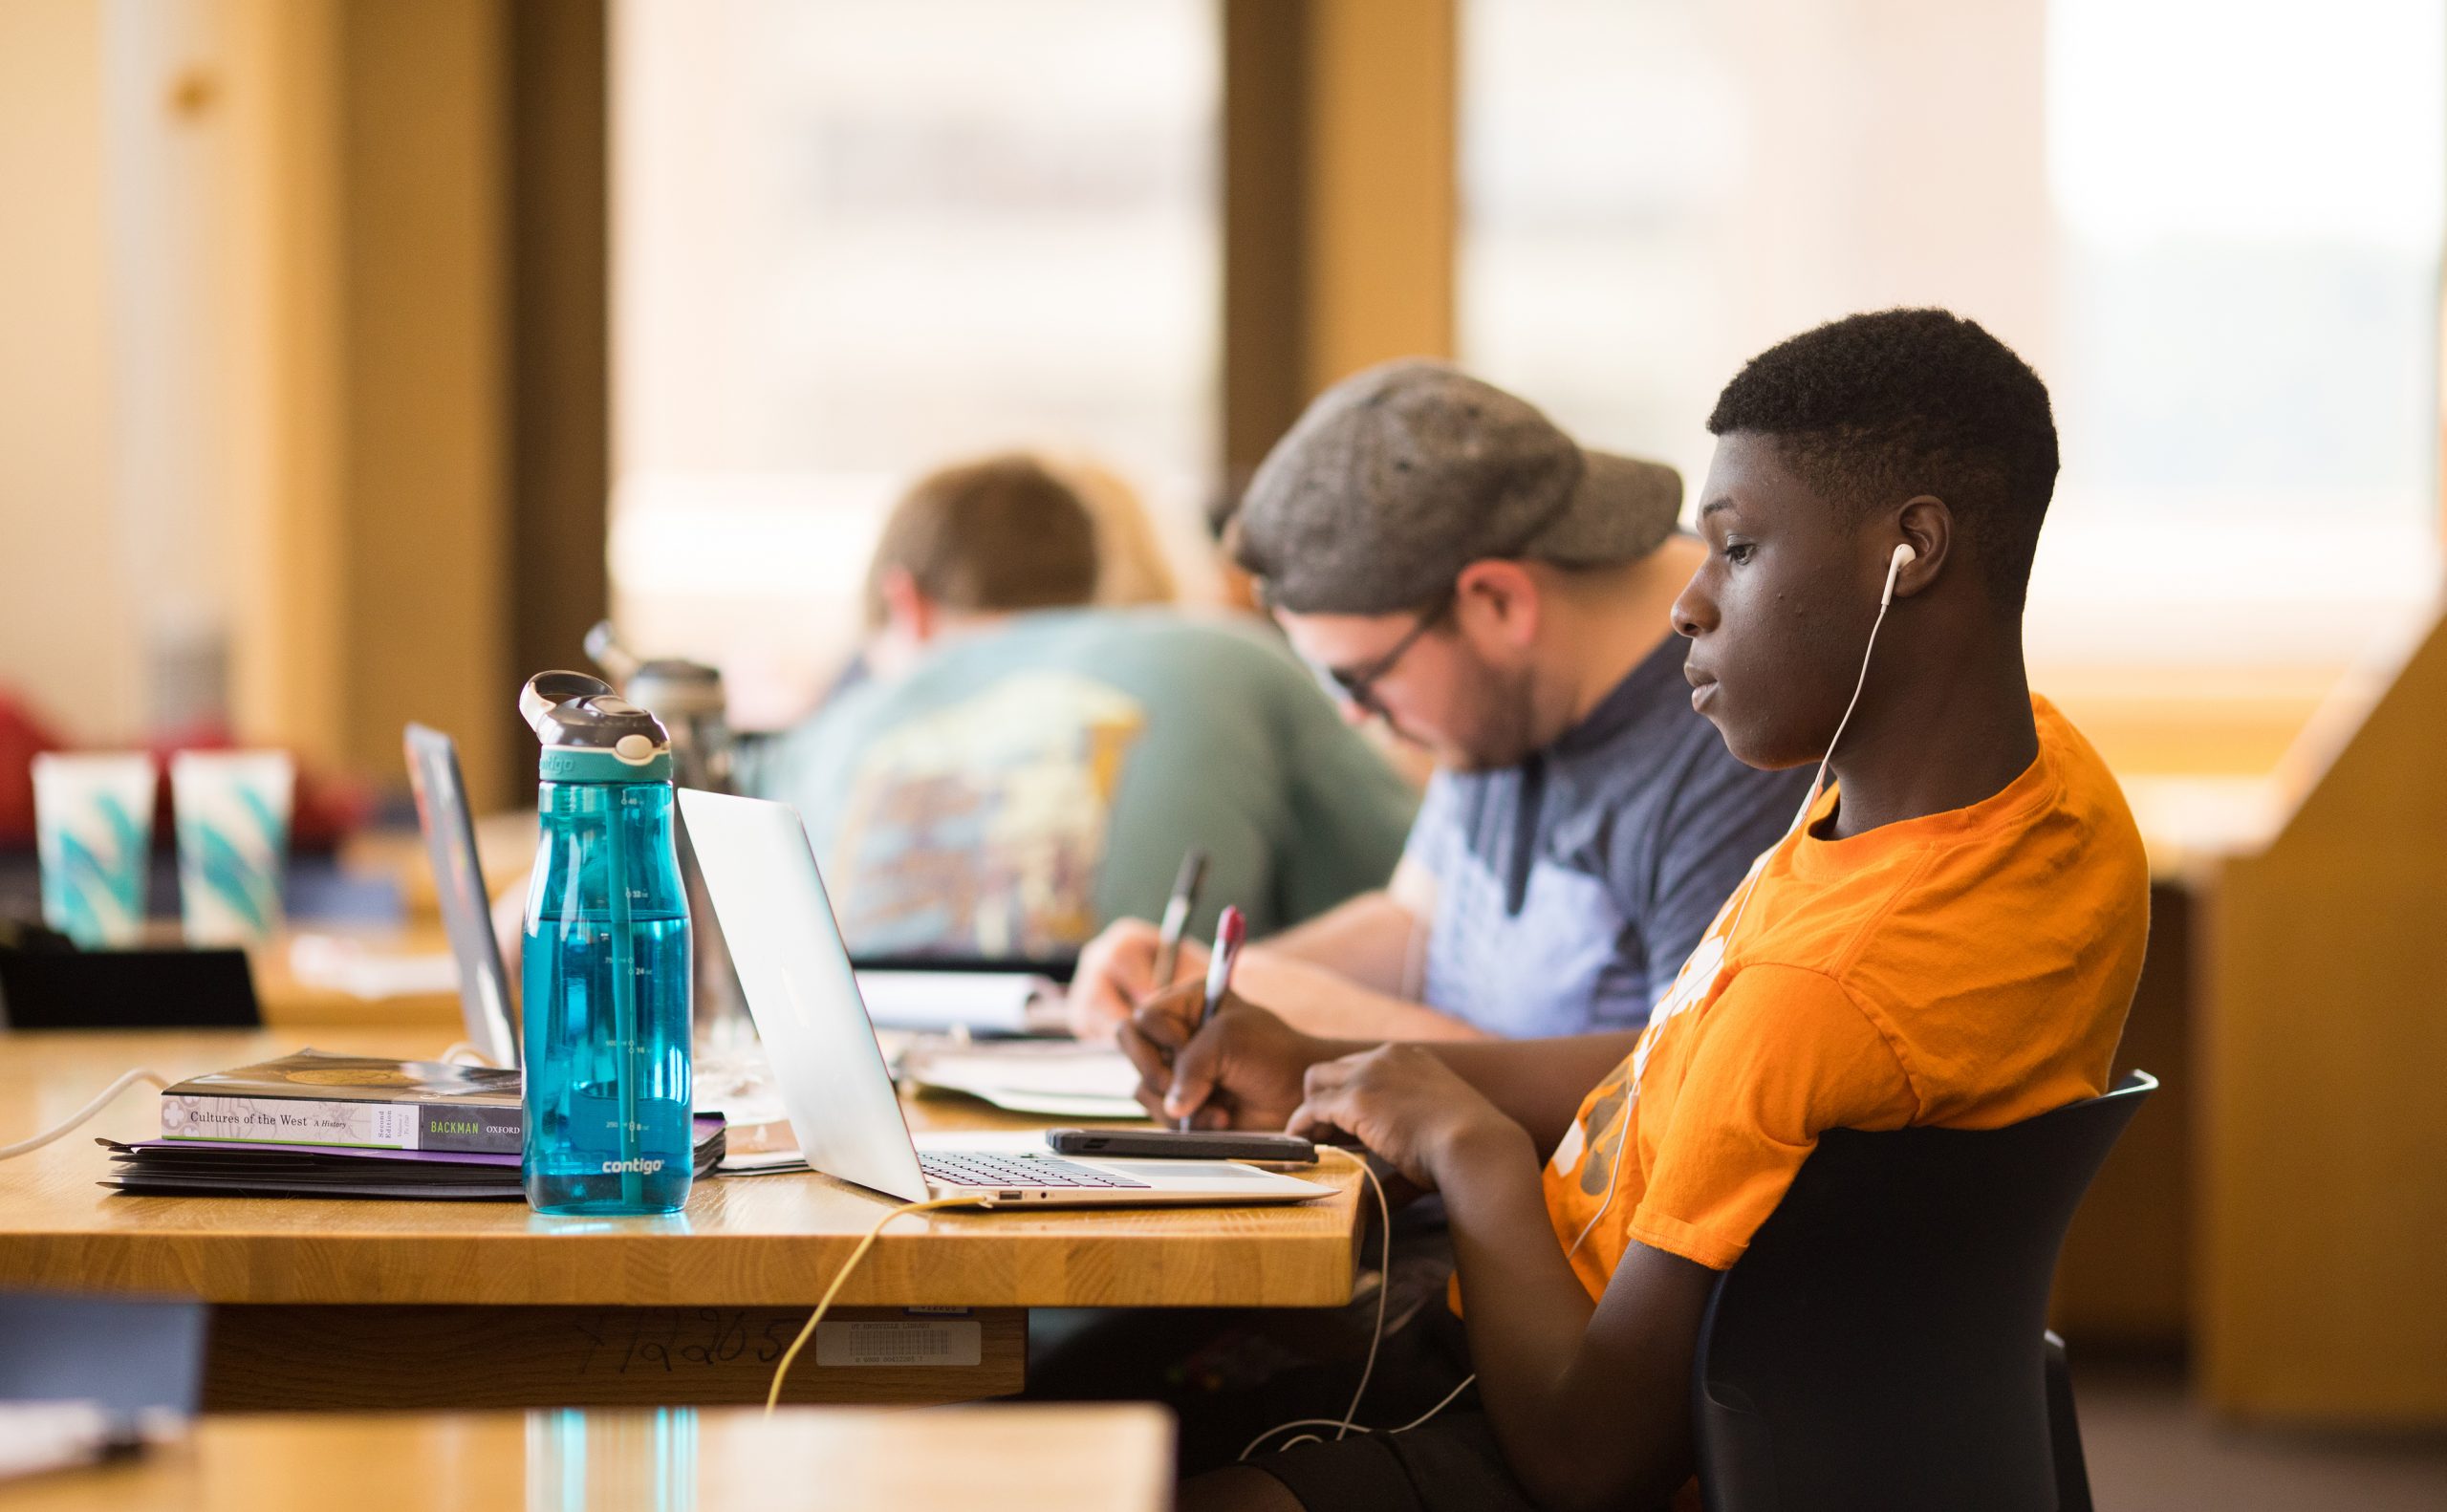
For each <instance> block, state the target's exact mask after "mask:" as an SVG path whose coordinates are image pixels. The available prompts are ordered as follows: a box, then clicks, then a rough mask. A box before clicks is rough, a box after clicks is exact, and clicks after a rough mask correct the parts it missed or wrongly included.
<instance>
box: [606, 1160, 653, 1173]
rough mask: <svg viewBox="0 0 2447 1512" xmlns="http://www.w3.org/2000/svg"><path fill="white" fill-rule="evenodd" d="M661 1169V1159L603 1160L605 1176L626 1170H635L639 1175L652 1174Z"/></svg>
mask: <svg viewBox="0 0 2447 1512" xmlns="http://www.w3.org/2000/svg"><path fill="white" fill-rule="evenodd" d="M661 1169H662V1162H661V1161H660V1160H643V1159H639V1160H606V1161H604V1162H603V1174H604V1175H605V1176H618V1175H620V1174H621V1173H622V1172H624V1171H635V1172H636V1173H637V1174H638V1175H639V1176H652V1175H654V1174H655V1173H656V1172H657V1171H660V1170H661Z"/></svg>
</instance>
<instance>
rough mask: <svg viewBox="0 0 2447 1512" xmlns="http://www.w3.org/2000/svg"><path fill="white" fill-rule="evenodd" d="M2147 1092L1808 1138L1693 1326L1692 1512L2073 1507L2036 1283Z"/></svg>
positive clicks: (2066, 1384)
mask: <svg viewBox="0 0 2447 1512" xmlns="http://www.w3.org/2000/svg"><path fill="white" fill-rule="evenodd" d="M2157 1085H2158V1084H2157V1082H2156V1080H2155V1078H2153V1077H2151V1076H2149V1075H2147V1074H2146V1073H2143V1072H2140V1071H2135V1072H2133V1074H2132V1075H2131V1076H2129V1077H2127V1078H2126V1079H2125V1081H2124V1082H2123V1084H2122V1085H2120V1086H2118V1087H2117V1088H2116V1089H2115V1090H2114V1091H2111V1092H2109V1093H2108V1094H2107V1095H2106V1096H2104V1097H2097V1098H2093V1099H2090V1101H2087V1102H2081V1103H2075V1104H2072V1105H2071V1106H2069V1107H2065V1108H2059V1109H2057V1110H2056V1111H2054V1112H2048V1113H2043V1114H2041V1115H2040V1116H2039V1117H2036V1118H2032V1119H2029V1120H2027V1121H2025V1122H2023V1123H2019V1124H2014V1125H2012V1126H2010V1127H2008V1128H2003V1129H1993V1130H1981V1131H1976V1132H1974V1131H1968V1130H1959V1129H1902V1130H1896V1131H1894V1132H1892V1133H1883V1134H1865V1133H1861V1132H1859V1131H1855V1130H1836V1131H1832V1132H1830V1133H1829V1134H1826V1135H1825V1136H1824V1137H1822V1138H1821V1139H1820V1141H1819V1146H1818V1149H1817V1151H1816V1152H1815V1153H1814V1154H1812V1155H1811V1156H1810V1157H1809V1159H1808V1161H1807V1162H1805V1163H1804V1164H1803V1166H1802V1169H1801V1174H1800V1175H1799V1176H1798V1177H1795V1178H1794V1180H1793V1184H1792V1188H1791V1190H1790V1191H1788V1192H1787V1194H1786V1196H1785V1199H1784V1200H1783V1201H1782V1202H1781V1203H1779V1204H1778V1205H1777V1208H1776V1211H1775V1212H1774V1213H1773V1214H1771V1215H1769V1217H1768V1219H1767V1221H1766V1222H1765V1223H1764V1224H1762V1225H1761V1226H1760V1229H1759V1233H1758V1235H1757V1237H1756V1238H1754V1239H1753V1240H1752V1241H1751V1244H1750V1248H1749V1250H1748V1251H1747V1252H1746V1253H1744V1254H1743V1258H1742V1260H1741V1262H1740V1263H1739V1264H1736V1265H1735V1266H1734V1267H1733V1268H1732V1269H1731V1270H1729V1271H1727V1272H1725V1274H1724V1277H1723V1279H1722V1280H1721V1281H1719V1282H1718V1283H1717V1287H1716V1292H1715V1294H1714V1295H1713V1296H1712V1297H1711V1298H1710V1299H1709V1302H1708V1309H1707V1313H1706V1315H1705V1317H1704V1318H1703V1319H1702V1321H1701V1323H1700V1344H1699V1350H1698V1353H1697V1357H1696V1358H1695V1359H1694V1361H1693V1366H1692V1372H1691V1417H1692V1431H1693V1435H1694V1437H1695V1440H1696V1442H1697V1446H1698V1453H1699V1472H1700V1493H1701V1499H1702V1501H1704V1503H1705V1505H1706V1506H1707V1508H1708V1512H1851V1509H1853V1508H1859V1509H1862V1512H1872V1509H1873V1512H1916V1509H1923V1508H1925V1509H1929V1512H1971V1509H1977V1512H2059V1509H2061V1512H2090V1481H2089V1477H2088V1474H2087V1472H2086V1471H2085V1469H2084V1467H2083V1461H2082V1441H2081V1430H2080V1427H2079V1426H2078V1425H2077V1424H2076V1423H2075V1421H2074V1418H2073V1394H2072V1385H2071V1381H2070V1378H2069V1377H2068V1375H2067V1374H2066V1372H2065V1351H2064V1345H2063V1343H2062V1341H2060V1340H2058V1339H2057V1338H2056V1337H2055V1335H2053V1334H2050V1333H2048V1332H2047V1331H2046V1326H2047V1324H2046V1319H2047V1293H2048V1287H2049V1284H2050V1282H2051V1280H2052V1279H2053V1277H2054V1274H2055V1270H2056V1256H2057V1251H2058V1250H2059V1249H2060V1248H2061V1247H2062V1246H2063V1244H2064V1242H2065V1230H2066V1227H2067V1225H2068V1224H2069V1223H2070V1222H2071V1221H2072V1220H2073V1210H2074V1209H2075V1208H2077V1207H2079V1206H2080V1205H2081V1201H2082V1194H2083V1193H2084V1192H2085V1191H2087V1190H2088V1189H2089V1187H2090V1178H2091V1177H2093V1176H2095V1175H2097V1174H2098V1169H2099V1166H2100V1164H2101V1163H2102V1162H2103V1161H2105V1160H2106V1159H2107V1155H2108V1151H2109V1150H2110V1149H2111V1148H2113V1146H2114V1144H2115V1141H2116V1137H2117V1136H2118V1135H2119V1134H2123V1132H2124V1126H2125V1125H2126V1124H2127V1123H2129V1122H2131V1121H2132V1118H2133V1113H2134V1112H2135V1111H2137V1110H2138V1109H2139V1108H2140V1106H2141V1100H2142V1099H2143V1098H2144V1097H2146V1096H2148V1095H2149V1093H2150V1091H2151V1090H2152V1089H2153V1088H2155V1087H2156V1086H2157Z"/></svg>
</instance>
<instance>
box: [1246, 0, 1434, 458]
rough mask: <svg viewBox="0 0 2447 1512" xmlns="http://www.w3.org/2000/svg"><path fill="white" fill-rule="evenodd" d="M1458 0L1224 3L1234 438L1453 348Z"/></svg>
mask: <svg viewBox="0 0 2447 1512" xmlns="http://www.w3.org/2000/svg"><path fill="white" fill-rule="evenodd" d="M1455 10H1456V0H1224V461H1225V464H1226V465H1227V466H1228V467H1229V468H1231V469H1232V470H1233V471H1234V472H1236V473H1239V472H1244V471H1245V469H1247V468H1249V467H1252V466H1254V465H1256V464H1257V463H1258V461H1259V460H1260V459H1261V458H1263V457H1264V456H1265V455H1266V452H1267V448H1268V447H1269V446H1271V445H1273V444H1274V443H1275V441H1276V440H1277V439H1278V438H1280V437H1281V436H1282V434H1283V432H1284V430H1285V428H1286V427H1288V425H1289V424H1290V423H1291V421H1293V420H1294V419H1296V418H1297V417H1298V415H1299V412H1300V409H1301V407H1302V406H1303V405H1305V404H1306V403H1307V402H1308V401H1309V400H1310V398H1312V397H1314V396H1315V394H1316V393H1317V391H1318V390H1320V389H1322V388H1325V387H1326V386H1327V385H1329V384H1331V383H1332V382H1333V381H1334V380H1335V379H1337V378H1341V377H1343V376H1344V375H1346V374H1348V373H1350V372H1352V371H1353V370H1354V369H1357V368H1361V367H1365V366H1367V365H1368V364H1370V363H1372V362H1378V361H1382V360H1384V359H1385V358H1388V357H1395V356H1451V355H1452V351H1453V239H1454V231H1455V220H1456V213H1457V199H1458V191H1457V189H1456V186H1455V185H1456V174H1455V116H1456V102H1455V97H1454V89H1455V79H1456V76H1457V74H1458V66H1457V55H1456V46H1457V40H1458V38H1457V33H1456V22H1455Z"/></svg>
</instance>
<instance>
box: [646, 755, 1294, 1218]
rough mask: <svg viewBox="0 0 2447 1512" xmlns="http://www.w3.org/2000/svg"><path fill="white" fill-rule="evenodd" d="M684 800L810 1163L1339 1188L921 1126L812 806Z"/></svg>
mask: <svg viewBox="0 0 2447 1512" xmlns="http://www.w3.org/2000/svg"><path fill="white" fill-rule="evenodd" d="M680 813H681V817H682V820H683V821H684V822H685V823H686V825H687V827H688V841H689V843H690V844H691V845H693V846H694V847H696V851H697V861H698V864H699V866H700V867H702V868H703V869H704V875H705V891H706V893H707V895H708V896H711V898H712V899H713V904H714V912H715V913H716V914H717V915H718V916H720V918H721V919H722V926H723V938H724V940H725V941H727V942H728V944H729V945H730V953H731V960H732V961H733V962H734V963H736V964H737V965H738V967H739V981H740V985H741V986H742V987H743V988H745V989H746V991H747V1011H748V1014H749V1016H750V1017H752V1018H753V1019H754V1020H755V1021H756V1032H757V1035H758V1037H759V1038H761V1039H762V1040H763V1041H764V1042H765V1051H766V1054H767V1055H768V1056H769V1057H770V1059H771V1061H772V1067H773V1082H774V1085H775V1088H776V1089H777V1090H778V1091H780V1092H781V1095H782V1108H783V1111H784V1112H788V1113H789V1114H790V1128H791V1129H792V1131H793V1132H795V1133H796V1134H798V1137H799V1148H800V1149H801V1150H802V1151H803V1152H804V1153H805V1154H806V1156H807V1163H808V1164H809V1165H810V1166H812V1167H813V1168H814V1169H815V1170H818V1171H821V1172H823V1173H825V1174H826V1175H827V1176H834V1177H840V1178H841V1179H842V1180H844V1181H855V1182H856V1183H857V1184H858V1185H860V1186H864V1187H873V1188H874V1189H875V1190H877V1191H878V1192H885V1193H889V1194H891V1195H892V1196H894V1197H897V1198H899V1199H902V1200H904V1201H910V1202H918V1201H923V1200H925V1199H928V1198H930V1197H968V1198H975V1199H979V1200H981V1201H983V1202H984V1203H985V1205H987V1206H989V1207H993V1206H1008V1205H1017V1204H1022V1203H1026V1204H1048V1205H1050V1204H1057V1203H1058V1204H1063V1205H1070V1206H1116V1207H1118V1206H1144V1205H1150V1204H1163V1203H1180V1202H1232V1203H1242V1202H1300V1201H1306V1200H1307V1199H1310V1198H1316V1197H1329V1196H1332V1188H1331V1187H1325V1186H1320V1185H1318V1184H1317V1183H1315V1182H1313V1181H1302V1180H1298V1179H1295V1178H1293V1177H1288V1176H1279V1175H1277V1174H1275V1173H1274V1172H1271V1171H1262V1170H1260V1169H1258V1168H1257V1167H1255V1166H1251V1165H1243V1164H1241V1163H1240V1162H1238V1161H1234V1160H1084V1159H1073V1158H1071V1157H1068V1156H1057V1155H1055V1154H1053V1153H1052V1152H1051V1151H1050V1150H1049V1149H1047V1148H1046V1145H1045V1141H1044V1139H1043V1137H1042V1136H1041V1135H1037V1134H1013V1135H997V1134H975V1133H970V1134H951V1135H943V1136H934V1135H929V1136H928V1137H926V1138H924V1139H921V1140H912V1139H911V1138H910V1137H909V1126H908V1124H907V1123H906V1122H904V1121H903V1120H902V1118H901V1116H900V1099H899V1096H898V1095H897V1094H896V1093H895V1092H894V1091H893V1086H892V1074H891V1072H890V1071H889V1070H887V1069H885V1067H884V1062H883V1051H882V1049H881V1048H878V1047H877V1044H876V1036H875V1026H874V1025H873V1024H872V1023H871V1022H870V1021H869V1019H868V1017H867V1009H866V1004H865V1003H864V1002H863V1001H861V1000H860V998H859V996H858V983H857V977H856V974H855V972H853V971H852V970H851V968H850V953H849V951H848V949H847V948H845V947H844V946H843V944H842V942H841V931H840V926H839V925H838V923H836V922H835V921H834V915H833V905H832V901H831V899H829V898H828V897H826V896H825V892H824V879H823V878H822V877H821V876H819V875H817V873H816V866H815V855H814V853H813V852H812V850H811V849H810V847H809V845H808V838H807V831H806V829H805V828H804V827H803V826H802V825H801V824H800V823H799V816H798V810H795V809H792V808H790V806H789V805H787V804H779V803H766V802H761V801H759V800H757V799H753V798H732V797H727V796H725V795H723V794H720V793H709V792H697V791H694V790H691V789H687V788H682V790H681V793H680Z"/></svg>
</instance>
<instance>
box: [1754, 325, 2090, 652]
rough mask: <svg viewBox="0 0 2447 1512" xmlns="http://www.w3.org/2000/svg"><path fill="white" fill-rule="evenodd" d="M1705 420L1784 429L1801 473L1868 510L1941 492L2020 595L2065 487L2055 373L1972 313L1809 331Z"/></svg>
mask: <svg viewBox="0 0 2447 1512" xmlns="http://www.w3.org/2000/svg"><path fill="white" fill-rule="evenodd" d="M1708 431H1709V433H1710V434H1711V435H1717V436H1723V435H1729V434H1731V433H1733V432H1736V431H1741V432H1745V433H1748V434H1751V435H1759V436H1767V437H1772V438H1774V440H1775V441H1776V443H1777V450H1778V452H1779V453H1780V454H1781V455H1782V456H1783V458H1784V460H1785V464H1786V465H1787V466H1789V467H1790V468H1792V469H1793V471H1794V472H1795V473H1797V474H1799V475H1800V477H1801V479H1802V481H1803V482H1805V483H1807V484H1808V485H1809V486H1811V487H1812V488H1815V489H1816V490H1818V491H1819V492H1820V493H1823V494H1825V495H1827V496H1828V497H1829V498H1830V499H1831V500H1833V501H1834V502H1836V503H1837V504H1839V505H1845V506H1851V507H1852V508H1857V509H1859V510H1862V511H1864V512H1866V511H1867V510H1868V509H1870V508H1873V507H1874V506H1876V505H1878V504H1881V503H1887V502H1893V503H1896V504H1900V503H1902V502H1903V501H1904V500H1905V499H1908V498H1910V497H1912V496H1913V495H1914V494H1918V493H1927V494H1934V495H1935V496H1937V497H1938V498H1940V499H1943V500H1944V501H1945V502H1946V504H1947V505H1948V506H1949V507H1950V508H1953V510H1954V511H1955V517H1956V519H1957V520H1958V521H1959V522H1960V525H1961V528H1962V531H1963V533H1964V534H1965V535H1967V536H1969V537H1970V538H1971V541H1972V544H1973V555H1974V557H1975V559H1976V560H1977V561H1978V562H1979V563H1980V565H1981V571H1982V572H1983V573H1984V574H1985V575H1986V577H1987V579H1988V582H1989V585H1990V587H1991V588H1992V589H1993V590H1994V591H1995V593H1996V594H1997V595H1998V597H1999V598H2000V600H2001V601H2002V602H2003V604H2005V605H2006V606H2008V607H2011V608H2014V609H2019V608H2021V606H2022V603H2023V598H2024V594H2025V592H2026V590H2027V589H2028V587H2029V584H2030V565H2031V557H2032V555H2033V553H2034V552H2036V551H2037V550H2038V548H2039V527H2040V523H2041V522H2042V521H2043V520H2045V519H2046V517H2047V501H2048V498H2049V496H2050V495H2051V494H2053V493H2054V492H2055V491H2056V466H2057V457H2056V421H2055V418H2054V416H2053V415H2052V414H2050V412H2049V410H2048V404H2047V385H2046V384H2045V383H2043V382H2041V381H2040V378H2039V375H2038V374H2036V373H2034V372H2032V371H2031V369H2030V364H2028V363H2026V362H2025V361H2024V360H2023V359H2022V358H2021V357H2019V356H2015V355H2014V353H2013V350H2012V349H2011V348H2009V347H2007V346H2006V345H2005V344H2004V343H2003V341H2000V340H1998V339H1997V338H1996V337H1995V336H1993V335H1989V334H1988V333H1987V332H1986V331H1984V330H1982V329H1981V327H1980V326H1979V325H1978V324H1977V323H1976V322H1974V321H1970V320H1966V319H1964V318H1963V317H1961V316H1960V315H1958V314H1955V313H1952V312H1950V311H1945V310H1881V311H1878V312H1876V313H1872V314H1858V315H1848V316H1846V317H1845V318H1843V319H1841V320H1834V321H1830V322H1829V323H1827V324H1826V325H1823V326H1820V327H1818V328H1817V329H1816V330H1813V331H1805V332H1803V333H1802V334H1801V335H1797V336H1793V337H1791V338H1789V339H1787V340H1784V341H1780V342H1778V343H1777V344H1776V345H1774V346H1772V347H1769V348H1768V349H1767V350H1766V351H1765V352H1762V353H1760V354H1759V355H1758V356H1755V357H1752V358H1751V359H1750V360H1749V361H1748V362H1746V363H1744V364H1743V368H1742V371H1741V372H1739V373H1737V374H1735V375H1734V376H1733V381H1732V382H1730V383H1727V384H1726V385H1725V386H1724V392H1723V393H1722V394H1720V395H1718V396H1717V405H1716V408H1715V409H1714V410H1713V411H1711V412H1710V413H1709V415H1708Z"/></svg>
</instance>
